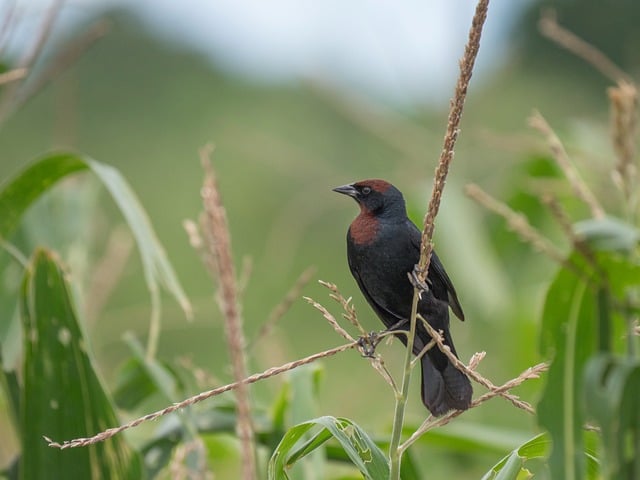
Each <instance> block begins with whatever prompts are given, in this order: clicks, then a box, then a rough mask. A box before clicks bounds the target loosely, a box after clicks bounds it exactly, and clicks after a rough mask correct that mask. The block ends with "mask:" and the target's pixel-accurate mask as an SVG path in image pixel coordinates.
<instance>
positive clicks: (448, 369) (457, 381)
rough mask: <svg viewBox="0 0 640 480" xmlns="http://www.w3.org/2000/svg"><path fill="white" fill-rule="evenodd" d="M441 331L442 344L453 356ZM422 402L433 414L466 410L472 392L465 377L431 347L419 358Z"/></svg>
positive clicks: (450, 341)
mask: <svg viewBox="0 0 640 480" xmlns="http://www.w3.org/2000/svg"><path fill="white" fill-rule="evenodd" d="M448 333H449V332H445V343H446V344H447V345H449V346H450V347H451V351H452V352H453V353H454V354H455V350H454V348H453V342H452V340H451V336H450V335H449V334H448ZM421 366H422V403H424V405H425V406H426V407H427V408H428V409H429V411H430V412H431V413H432V414H433V415H435V416H440V415H444V414H445V413H447V412H448V411H449V410H454V409H455V410H466V409H468V408H469V406H470V405H471V396H472V394H473V389H472V388H471V382H470V381H469V379H468V378H467V376H466V375H465V374H464V373H463V372H461V371H460V370H458V369H457V368H456V367H455V366H454V365H453V364H452V363H451V361H450V360H449V359H448V358H447V357H446V356H445V355H444V353H442V352H441V351H440V350H439V349H438V347H437V346H434V347H433V348H432V349H431V350H429V352H427V354H426V355H424V356H423V357H422V359H421Z"/></svg>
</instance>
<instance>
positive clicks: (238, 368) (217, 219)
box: [200, 145, 256, 480]
mask: <svg viewBox="0 0 640 480" xmlns="http://www.w3.org/2000/svg"><path fill="white" fill-rule="evenodd" d="M212 152H213V146H211V145H207V146H205V147H204V148H203V149H202V150H201V151H200V157H201V161H202V166H203V168H204V170H205V179H204V185H203V187H202V193H201V194H202V202H203V205H204V210H205V220H206V221H205V226H206V229H205V230H204V232H205V246H206V249H207V250H208V251H209V253H210V255H211V256H212V257H213V258H215V266H216V272H217V274H218V278H219V281H220V295H219V302H220V306H221V310H222V313H223V315H224V320H225V333H226V340H227V345H228V346H229V352H230V355H231V365H232V368H233V376H234V378H235V380H236V381H237V382H239V383H240V385H239V387H238V389H237V392H236V398H237V411H238V419H237V431H238V437H239V438H240V442H241V444H242V449H241V453H242V472H243V478H244V479H245V480H253V479H255V478H256V467H255V452H254V441H253V439H254V433H253V425H252V421H251V407H250V402H249V389H248V387H247V386H246V385H244V384H243V379H244V378H245V377H246V376H247V366H246V358H245V351H244V348H245V339H244V334H243V332H242V317H241V315H240V306H239V304H238V291H237V283H236V274H235V268H234V266H233V257H232V255H231V236H230V234H229V226H228V223H227V215H226V212H225V209H224V206H223V204H222V199H221V197H220V191H219V189H218V185H217V181H216V177H215V172H214V170H213V167H212V165H211V160H210V155H211V153H212Z"/></svg>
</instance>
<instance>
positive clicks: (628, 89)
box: [607, 81, 638, 211]
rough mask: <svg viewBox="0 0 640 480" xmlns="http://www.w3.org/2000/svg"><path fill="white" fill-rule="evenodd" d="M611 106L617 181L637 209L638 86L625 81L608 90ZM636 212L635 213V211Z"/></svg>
mask: <svg viewBox="0 0 640 480" xmlns="http://www.w3.org/2000/svg"><path fill="white" fill-rule="evenodd" d="M607 94H608V95H609V101H610V102H611V136H612V140H613V150H614V151H615V153H616V157H617V162H616V166H615V170H614V172H613V173H614V177H613V178H614V181H615V183H616V184H618V186H619V187H620V189H621V190H622V193H623V194H624V196H625V199H626V200H627V203H628V204H629V206H630V207H631V209H633V208H634V207H635V202H636V201H637V197H638V193H637V191H636V188H637V184H636V180H637V173H638V172H637V166H636V164H635V157H636V131H637V123H638V90H637V89H636V87H635V85H633V84H632V83H628V82H625V81H621V82H619V83H618V85H616V86H615V87H610V88H609V89H607ZM632 211H633V210H632Z"/></svg>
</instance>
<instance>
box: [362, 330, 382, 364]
mask: <svg viewBox="0 0 640 480" xmlns="http://www.w3.org/2000/svg"><path fill="white" fill-rule="evenodd" d="M380 340H381V338H380V336H379V335H378V332H370V333H369V334H367V335H362V336H361V337H360V338H358V347H359V348H360V351H361V352H362V356H363V357H367V358H373V356H374V354H375V353H376V347H377V346H378V344H379V343H380Z"/></svg>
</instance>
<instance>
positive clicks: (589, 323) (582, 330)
mask: <svg viewBox="0 0 640 480" xmlns="http://www.w3.org/2000/svg"><path fill="white" fill-rule="evenodd" d="M574 261H579V260H577V259H575V257H574ZM596 312H597V308H596V301H595V295H594V294H593V292H592V291H591V290H589V288H588V286H587V282H586V280H584V279H583V278H580V277H578V276H576V274H575V273H574V272H573V271H572V270H569V269H567V268H562V269H561V270H560V271H559V272H558V274H557V275H556V277H555V279H554V281H553V282H552V284H551V286H550V288H549V291H548V293H547V298H546V301H545V306H544V311H543V318H542V332H541V341H540V350H541V353H542V355H543V357H545V358H551V359H553V360H552V363H551V367H550V369H549V374H548V379H547V384H546V386H545V389H544V392H543V394H542V398H541V400H540V403H539V404H538V409H537V410H538V421H539V423H540V424H541V425H542V426H543V427H545V428H546V429H547V430H548V431H549V433H550V435H551V439H552V441H553V448H552V450H551V455H550V457H549V467H550V471H551V475H552V478H554V479H562V480H578V479H582V478H584V474H585V457H584V453H583V452H584V446H583V443H584V442H583V431H582V426H583V424H584V418H583V413H582V404H581V395H582V391H583V390H582V372H583V369H584V366H585V364H586V362H587V359H588V358H589V356H591V355H592V354H594V353H595V351H596V345H597V338H596V336H597V335H596V332H597V324H596Z"/></svg>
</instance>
